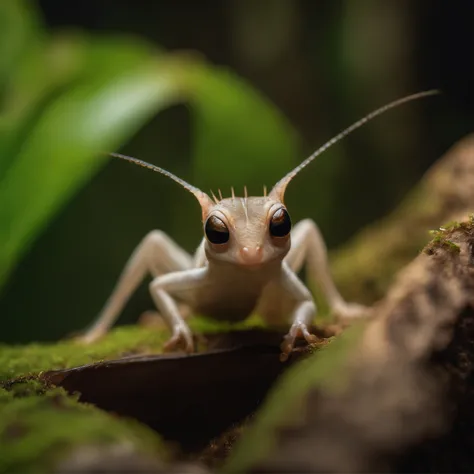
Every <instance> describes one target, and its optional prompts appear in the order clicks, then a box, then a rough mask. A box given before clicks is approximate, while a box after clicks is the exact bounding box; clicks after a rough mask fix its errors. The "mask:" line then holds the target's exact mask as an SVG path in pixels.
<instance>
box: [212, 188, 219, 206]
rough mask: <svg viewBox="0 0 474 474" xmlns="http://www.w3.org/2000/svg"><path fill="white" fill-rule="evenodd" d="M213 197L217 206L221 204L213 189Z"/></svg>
mask: <svg viewBox="0 0 474 474" xmlns="http://www.w3.org/2000/svg"><path fill="white" fill-rule="evenodd" d="M211 196H212V199H214V202H215V203H216V204H219V199H217V197H216V195H215V194H214V191H213V190H212V189H211Z"/></svg>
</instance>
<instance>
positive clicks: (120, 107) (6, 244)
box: [0, 0, 296, 286]
mask: <svg viewBox="0 0 474 474" xmlns="http://www.w3.org/2000/svg"><path fill="white" fill-rule="evenodd" d="M18 5H23V4H22V3H18V4H15V3H14V2H12V1H11V0H10V1H7V2H6V3H5V4H2V8H7V10H8V8H11V9H12V11H13V13H11V14H10V16H11V17H12V18H14V19H15V21H16V22H17V27H18V28H19V29H20V30H21V31H23V33H22V34H21V36H20V37H19V39H17V40H16V42H15V43H14V44H13V46H15V45H16V46H15V47H14V48H13V50H12V51H11V52H10V53H9V56H8V68H6V69H8V75H7V77H6V78H5V89H4V90H5V91H6V92H7V93H6V95H5V99H6V100H4V101H3V103H2V104H1V105H2V107H1V110H0V286H1V285H2V284H3V283H4V282H5V281H6V278H7V276H8V275H9V273H10V272H11V271H12V269H13V268H14V265H15V264H16V263H17V262H18V260H19V258H20V257H21V256H22V255H23V254H24V252H25V251H26V250H27V249H28V247H29V245H30V244H31V243H32V242H33V241H34V239H35V238H36V237H37V236H38V235H39V233H40V232H41V231H42V229H44V227H45V226H46V225H47V224H48V222H49V221H50V220H51V219H52V218H53V216H54V215H55V214H56V213H57V212H58V210H59V209H60V208H61V207H62V206H64V204H65V203H66V202H67V201H68V199H69V198H70V197H71V196H73V194H74V193H75V192H76V191H77V190H78V189H79V188H80V187H81V186H82V185H83V184H84V183H85V182H86V181H87V180H88V179H90V177H91V176H92V175H93V173H94V172H96V171H97V170H98V169H99V168H100V167H101V166H102V165H103V164H104V163H105V162H106V160H107V156H106V155H105V154H104V153H102V152H103V151H108V150H115V149H117V148H118V147H120V145H122V144H123V143H125V142H126V141H127V140H128V139H129V138H130V137H131V136H132V135H133V134H134V133H135V132H136V131H137V130H138V129H139V128H140V127H141V126H142V125H143V124H144V123H145V122H146V121H147V120H149V119H150V117H151V116H153V115H154V114H156V113H157V112H158V111H160V110H163V109H164V108H167V107H168V106H169V105H170V104H173V103H177V102H186V103H188V104H189V105H190V109H191V111H192V119H193V125H194V136H193V138H194V144H195V147H194V151H193V157H194V167H195V171H196V178H197V179H196V180H197V181H198V182H197V183H196V184H197V185H200V186H202V185H203V184H204V185H208V184H211V185H215V186H220V185H222V186H228V185H230V184H235V185H236V186H238V185H242V186H243V184H246V183H247V184H252V183H253V182H259V183H262V184H263V182H264V181H266V182H269V181H268V180H270V181H276V180H277V179H278V178H279V177H280V176H281V175H282V174H283V173H285V172H287V171H288V169H290V168H291V166H292V165H293V161H292V159H293V157H294V156H295V150H296V138H295V133H294V131H293V129H292V128H291V126H290V125H289V124H288V123H287V121H286V120H285V119H284V118H283V117H282V115H281V114H280V113H279V112H278V111H277V110H276V108H275V107H274V106H273V105H272V104H270V103H269V102H268V101H266V100H265V99H263V98H262V97H261V96H260V95H259V94H258V93H257V92H256V91H255V90H253V89H252V88H251V87H250V86H249V85H247V84H245V83H244V81H242V80H240V79H238V78H236V77H235V76H234V75H233V74H231V73H230V72H227V71H224V70H222V69H219V68H216V67H214V66H212V65H209V64H206V63H205V62H204V61H201V60H196V59H195V58H192V57H189V56H187V55H180V54H169V53H164V52H158V51H157V50H156V48H152V47H151V46H149V45H147V44H146V43H142V42H140V41H137V40H136V39H134V40H132V39H130V38H116V37H108V36H104V37H101V38H93V37H87V36H85V35H80V34H76V35H62V36H59V35H56V36H54V37H52V38H49V37H47V36H46V35H44V34H43V33H42V30H41V28H39V27H38V25H37V22H35V21H33V17H32V13H31V12H30V11H29V10H26V9H25V11H24V12H23V13H24V15H23V16H22V15H21V11H20V10H18V11H17V10H16V8H17V6H18ZM22 18H23V24H21V22H22ZM10 30H11V29H10ZM10 30H9V32H10V33H11V34H13V32H12V31H10ZM7 33H8V32H4V34H3V35H0V42H1V44H0V50H2V51H3V50H5V51H7V50H8V47H7V46H6V45H5V43H6V42H8V41H9V37H8V34H7ZM28 39H29V40H30V42H31V43H32V44H34V46H32V47H31V48H28V47H26V45H27V43H28V41H27V40H28ZM5 64H7V63H6V62H5V61H4V63H2V66H4V65H5ZM1 72H5V70H3V71H1Z"/></svg>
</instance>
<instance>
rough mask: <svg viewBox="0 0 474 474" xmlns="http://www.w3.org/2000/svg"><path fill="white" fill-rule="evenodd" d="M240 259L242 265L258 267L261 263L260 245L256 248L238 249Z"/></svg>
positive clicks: (261, 252)
mask: <svg viewBox="0 0 474 474" xmlns="http://www.w3.org/2000/svg"><path fill="white" fill-rule="evenodd" d="M240 258H241V260H242V263H243V264H244V265H258V264H259V263H261V262H262V258H263V250H262V247H260V245H257V246H256V247H253V248H249V247H242V248H241V249H240Z"/></svg>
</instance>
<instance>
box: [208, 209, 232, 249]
mask: <svg viewBox="0 0 474 474" xmlns="http://www.w3.org/2000/svg"><path fill="white" fill-rule="evenodd" d="M204 232H206V237H207V240H209V242H211V244H225V243H226V242H228V241H229V229H228V228H227V226H226V225H225V224H224V222H223V221H222V220H221V219H219V218H218V217H216V216H211V217H209V219H207V221H206V225H205V226H204Z"/></svg>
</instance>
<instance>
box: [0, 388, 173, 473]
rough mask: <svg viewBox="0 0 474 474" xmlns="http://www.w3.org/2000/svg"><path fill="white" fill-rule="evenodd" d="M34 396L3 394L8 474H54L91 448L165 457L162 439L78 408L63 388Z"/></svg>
mask: <svg viewBox="0 0 474 474" xmlns="http://www.w3.org/2000/svg"><path fill="white" fill-rule="evenodd" d="M28 385H29V383H28V382H25V387H27V386H28ZM25 387H24V388H25ZM30 388H33V387H30ZM31 393H34V391H32V392H30V395H26V396H19V392H18V391H13V392H9V391H7V390H4V389H0V414H1V416H0V472H2V473H7V472H24V473H28V472H35V473H42V472H45V473H46V472H51V471H52V470H53V467H54V465H55V463H56V462H58V461H60V460H61V459H62V458H63V457H64V456H67V454H69V453H70V452H71V451H72V450H73V449H74V448H75V447H79V446H82V445H86V444H96V445H104V446H110V445H121V444H123V445H124V446H125V445H126V446H128V449H132V450H134V451H136V452H138V453H143V454H148V455H150V454H151V455H154V456H156V455H157V454H158V453H159V454H160V457H163V454H164V450H163V447H162V445H161V443H160V441H159V438H158V437H157V436H156V434H155V433H153V432H152V431H151V430H150V429H148V428H146V427H144V426H141V425H139V424H138V423H136V422H133V421H132V420H123V419H118V418H116V417H114V416H112V415H109V414H107V413H105V412H102V411H101V410H98V409H96V408H94V407H93V406H89V405H86V404H82V403H78V402H77V400H76V398H75V397H71V396H68V395H66V393H65V392H64V391H63V390H62V389H58V388H55V389H50V390H47V391H45V392H44V393H43V394H42V396H36V395H32V394H31Z"/></svg>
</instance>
